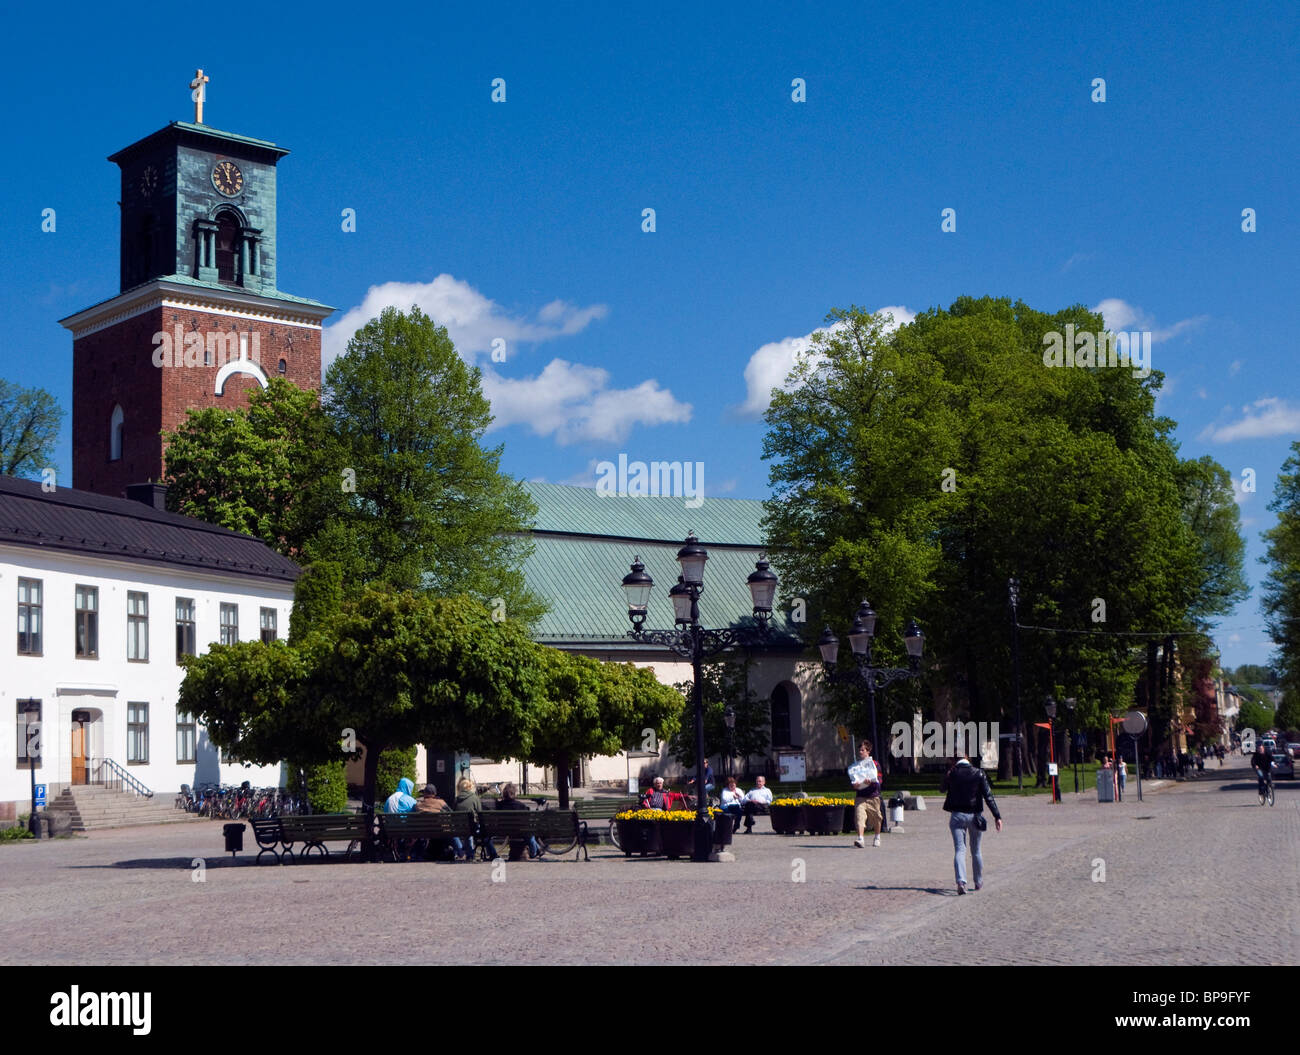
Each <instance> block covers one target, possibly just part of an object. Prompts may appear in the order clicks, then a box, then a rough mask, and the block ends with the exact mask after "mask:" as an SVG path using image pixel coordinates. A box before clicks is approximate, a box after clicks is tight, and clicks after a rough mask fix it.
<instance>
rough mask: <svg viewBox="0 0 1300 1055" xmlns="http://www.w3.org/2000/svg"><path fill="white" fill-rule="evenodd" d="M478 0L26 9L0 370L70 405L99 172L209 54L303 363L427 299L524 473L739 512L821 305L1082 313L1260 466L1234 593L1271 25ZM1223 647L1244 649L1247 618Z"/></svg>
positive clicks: (18, 66)
mask: <svg viewBox="0 0 1300 1055" xmlns="http://www.w3.org/2000/svg"><path fill="white" fill-rule="evenodd" d="M480 6H481V7H482V13H481V14H480V13H471V12H468V11H462V10H452V9H442V8H438V7H434V6H433V5H428V4H414V5H383V6H382V7H379V8H375V9H374V10H373V11H372V10H367V9H364V8H358V7H356V6H355V5H342V4H332V3H328V2H325V3H314V4H311V5H305V4H304V5H296V4H284V5H263V6H262V7H259V8H257V9H256V10H255V11H254V10H253V9H247V8H233V9H232V8H227V9H222V11H221V13H220V14H218V13H217V12H216V10H215V9H211V10H209V9H198V8H187V7H184V6H176V5H173V4H166V5H164V4H150V3H137V4H133V5H131V6H130V16H129V18H128V17H124V15H123V13H122V12H121V11H120V10H118V9H114V8H104V7H102V6H99V5H88V4H73V5H70V6H69V7H68V8H66V9H63V8H61V9H60V10H61V15H60V18H59V20H58V23H57V25H55V24H51V23H50V22H49V21H48V20H47V17H46V16H45V15H44V14H43V13H40V12H37V11H35V10H34V9H30V8H25V9H22V10H17V11H11V12H10V13H9V14H8V15H7V23H8V24H7V28H8V29H9V31H10V39H11V40H12V41H25V42H26V44H25V45H24V46H21V47H15V48H14V49H12V51H11V53H10V54H9V56H8V57H7V61H6V63H5V64H4V65H3V67H0V90H2V91H3V97H4V99H5V100H6V104H5V107H4V109H3V112H2V113H0V131H3V136H4V141H5V142H6V144H7V145H8V150H7V153H8V156H9V157H10V162H9V165H8V166H7V177H8V178H7V180H6V186H5V188H4V191H3V195H4V200H5V202H6V204H7V206H8V207H7V209H6V213H7V216H8V223H7V229H6V235H7V244H6V248H5V252H4V254H3V258H2V259H0V278H2V279H3V281H2V282H0V305H2V306H3V309H4V317H5V318H6V319H7V320H8V322H9V326H10V338H9V340H7V341H6V342H5V345H4V347H3V349H0V376H3V377H5V378H7V379H8V380H11V381H16V382H18V383H20V384H23V385H41V386H43V387H45V388H46V389H48V390H49V391H51V392H52V393H53V394H54V395H55V396H56V397H57V398H58V399H59V400H60V402H61V403H62V404H63V406H64V407H65V408H67V409H68V410H69V411H70V409H71V338H70V336H69V335H68V333H67V332H66V331H65V330H63V329H62V328H61V327H59V326H58V325H57V320H58V319H59V318H62V317H64V316H66V315H69V314H71V313H72V312H74V311H77V310H79V309H81V308H84V307H87V306H89V305H90V304H92V303H95V302H97V301H100V300H102V299H105V298H106V297H109V296H111V295H113V294H115V293H116V292H117V288H118V286H117V279H118V276H117V269H118V256H117V239H118V231H117V207H116V204H115V202H116V198H117V190H118V183H117V179H118V176H117V168H116V166H114V165H110V164H109V163H107V162H106V161H105V160H104V159H105V157H106V156H107V155H108V154H110V153H112V152H114V151H115V150H117V149H119V148H121V147H123V146H125V145H127V144H128V143H131V142H134V141H135V140H136V139H139V138H141V137H143V136H144V135H147V134H148V133H150V132H153V131H155V130H156V129H158V128H160V127H162V126H163V125H164V124H166V123H167V122H168V121H170V120H177V119H181V120H192V118H193V111H192V103H191V102H190V98H189V90H188V87H187V86H188V82H189V79H190V78H191V77H192V76H193V73H194V69H195V68H196V67H198V66H202V67H203V69H204V70H205V72H206V73H207V74H208V75H209V76H210V78H211V81H210V83H209V85H208V97H207V104H206V112H205V121H206V122H207V123H208V124H210V125H212V126H213V127H216V128H220V129H225V130H229V131H235V132H240V133H243V134H246V135H251V136H256V137H260V138H265V139H270V140H273V141H275V142H276V143H278V144H280V145H281V146H284V147H287V148H288V149H289V150H290V151H291V153H290V155H289V156H288V157H287V158H286V159H284V160H283V161H282V162H281V164H280V166H279V225H278V242H279V262H278V278H279V285H280V286H281V288H282V289H285V290H287V291H289V292H292V293H296V294H299V295H302V296H309V297H313V298H316V299H318V300H322V301H324V302H326V303H328V304H331V305H334V306H335V307H337V308H338V309H339V311H338V313H337V314H336V315H335V316H334V319H333V320H332V321H333V326H332V327H331V328H329V329H328V330H327V334H326V346H327V354H329V351H330V350H332V349H337V348H341V347H342V346H343V345H344V344H345V343H346V339H347V335H348V333H349V332H350V327H351V326H353V325H355V322H356V321H357V320H364V318H365V317H368V316H369V315H371V314H374V313H376V312H377V310H378V308H379V307H380V306H382V305H383V304H384V303H389V302H393V303H399V304H401V305H402V306H407V305H409V304H410V303H419V304H421V305H422V306H423V307H424V308H425V310H426V311H429V312H430V314H433V315H434V316H435V318H437V319H438V321H440V322H443V323H444V324H445V325H447V326H448V329H449V330H450V332H451V333H452V336H453V338H455V339H456V341H457V345H458V347H459V348H460V349H461V351H462V353H463V354H465V355H466V357H467V358H472V359H474V360H475V361H476V362H478V363H479V364H480V365H482V366H483V367H484V369H485V388H486V389H487V391H488V392H489V394H490V395H491V396H492V399H493V406H494V410H495V412H496V414H497V416H498V422H499V425H500V427H499V428H497V429H496V430H494V432H493V433H492V434H491V438H492V440H493V441H494V442H501V443H504V444H505V458H504V465H505V467H506V469H507V470H509V471H510V472H512V473H514V474H516V475H519V476H522V477H526V478H535V479H546V480H549V481H552V482H573V483H578V482H582V483H587V484H589V485H590V484H592V483H594V481H595V475H594V473H595V465H596V463H597V462H599V461H602V460H606V459H608V460H611V461H613V460H616V459H617V456H618V454H620V453H625V454H627V456H628V457H629V459H634V460H635V459H643V460H647V461H648V460H651V459H657V460H677V459H680V460H683V461H687V460H691V461H696V460H698V461H703V462H704V466H705V478H704V483H705V492H706V494H708V495H711V496H732V497H749V498H762V497H765V496H766V494H767V471H766V467H765V465H764V463H763V462H762V460H761V457H760V447H761V440H762V434H763V426H762V422H761V419H760V417H759V416H758V415H759V414H761V409H762V406H763V404H764V402H765V399H766V394H767V390H768V388H769V386H770V385H771V384H774V383H777V382H779V380H780V377H781V376H782V374H783V370H784V366H785V365H786V364H788V362H789V359H790V356H791V355H792V354H793V349H795V348H796V347H797V346H798V339H800V338H806V336H807V335H808V334H809V333H810V332H811V331H812V330H814V329H815V328H816V327H817V326H818V325H819V324H820V323H821V321H822V319H823V317H824V316H825V314H826V312H827V311H828V310H829V309H830V308H832V307H835V306H847V305H849V304H859V305H861V306H863V307H866V308H870V309H877V308H882V307H892V308H894V309H895V314H896V315H897V316H898V317H899V318H900V319H906V318H907V313H909V312H916V311H920V310H923V309H925V308H928V307H931V306H934V305H942V306H946V305H948V304H950V303H951V302H952V301H953V300H954V299H955V298H956V297H958V296H960V295H963V294H970V295H973V296H980V295H985V294H989V295H998V296H1011V297H1013V298H1021V299H1023V300H1025V301H1026V302H1027V303H1029V304H1031V305H1032V306H1034V307H1036V308H1039V309H1041V310H1044V311H1053V310H1057V309H1059V308H1062V307H1065V306H1067V305H1070V304H1074V303H1083V304H1086V305H1087V306H1089V307H1098V306H1103V307H1104V308H1105V310H1106V316H1107V322H1108V324H1110V325H1112V327H1118V328H1125V329H1149V330H1151V331H1152V332H1153V333H1154V334H1155V335H1156V336H1155V344H1154V350H1153V357H1154V365H1155V367H1156V368H1157V369H1159V370H1162V371H1164V372H1165V373H1166V376H1167V381H1166V389H1165V392H1164V394H1163V396H1162V398H1161V401H1160V404H1159V409H1160V411H1161V412H1162V413H1164V414H1167V415H1169V416H1170V417H1173V418H1174V419H1176V420H1177V421H1178V422H1179V427H1178V432H1177V436H1178V439H1179V441H1180V442H1181V444H1182V452H1183V454H1184V455H1186V456H1189V457H1194V456H1199V455H1200V454H1202V453H1209V454H1211V455H1213V456H1214V457H1215V458H1216V459H1218V460H1219V461H1220V462H1221V463H1222V464H1224V465H1225V466H1226V467H1227V468H1228V469H1229V470H1230V471H1231V472H1232V473H1233V474H1234V476H1235V477H1237V478H1238V479H1241V478H1242V473H1243V470H1245V469H1247V468H1251V469H1254V470H1255V476H1256V487H1257V490H1256V491H1255V492H1254V493H1242V494H1240V500H1241V511H1242V516H1243V520H1244V525H1245V532H1246V535H1247V539H1248V569H1247V570H1248V574H1249V576H1250V578H1251V580H1252V582H1253V583H1257V582H1258V579H1259V565H1258V563H1257V560H1256V558H1258V556H1259V555H1260V554H1261V553H1262V552H1263V546H1262V543H1261V542H1260V540H1259V532H1260V531H1262V530H1264V529H1266V528H1267V527H1269V526H1271V524H1272V523H1273V515H1272V514H1270V513H1269V512H1268V511H1267V510H1266V509H1265V506H1266V504H1267V502H1268V501H1269V499H1270V497H1271V493H1272V489H1273V481H1274V479H1275V477H1276V474H1277V472H1278V470H1279V468H1280V466H1281V463H1282V461H1283V459H1284V458H1285V457H1286V454H1287V449H1288V446H1289V444H1290V443H1291V441H1293V440H1294V439H1296V438H1297V437H1300V366H1297V354H1296V347H1295V340H1294V331H1293V330H1292V329H1291V325H1292V323H1291V311H1292V309H1293V307H1294V305H1295V303H1296V289H1297V277H1298V275H1300V272H1298V269H1297V251H1296V246H1297V237H1296V234H1297V232H1296V217H1295V209H1294V201H1293V196H1292V195H1291V194H1290V193H1289V192H1287V191H1286V188H1287V187H1288V186H1290V187H1292V188H1294V186H1295V168H1296V162H1297V159H1300V150H1298V149H1297V147H1298V146H1300V144H1298V142H1297V139H1298V138H1300V137H1298V135H1297V122H1296V116H1295V115H1296V113H1297V111H1298V109H1300V107H1298V106H1297V104H1298V103H1300V98H1298V95H1300V92H1297V75H1296V60H1295V55H1296V54H1297V44H1298V43H1300V42H1298V41H1297V37H1298V36H1300V30H1298V27H1300V17H1298V16H1297V15H1296V13H1295V8H1294V5H1293V4H1288V3H1259V4H1251V5H1248V6H1245V7H1242V8H1240V9H1238V7H1237V5H1216V6H1215V9H1214V10H1211V11H1205V10H1201V8H1202V7H1204V6H1207V5H1192V6H1191V7H1190V8H1189V6H1188V5H1185V4H1169V3H1151V4H1146V5H1142V7H1141V9H1140V10H1135V9H1134V7H1135V5H1127V4H1108V3H1088V4H1076V5H1065V4H1053V5H1050V6H1044V5H1038V4H1023V5H1017V4H1006V3H971V2H967V3H961V4H934V5H929V6H927V7H926V8H924V9H920V8H918V7H917V5H914V4H897V5H895V4H879V3H873V4H866V3H843V4H816V5H813V4H808V5H804V4H796V3H781V4H750V5H746V6H745V7H744V9H743V13H741V12H742V9H741V8H740V7H739V6H735V5H731V6H729V7H725V8H724V7H723V6H722V5H717V6H716V8H715V10H713V11H712V12H701V11H700V10H698V9H697V8H698V6H699V5H693V4H680V5H674V4H666V5H654V6H653V7H650V6H647V7H645V8H641V9H635V10H633V9H629V10H627V11H620V12H615V13H610V12H609V11H607V10H605V8H604V6H603V5H564V6H552V5H536V4H534V5H524V4H512V3H498V4H494V5H490V6H488V5H480ZM65 10H66V12H67V13H66V14H64V13H63V12H64V11H65ZM497 77H500V78H504V79H505V82H506V101H505V102H504V103H493V102H492V101H491V91H492V84H491V82H492V81H493V79H494V78H497ZM1096 77H1102V78H1104V79H1105V82H1106V100H1105V102H1093V101H1092V98H1091V95H1092V93H1093V87H1092V81H1093V79H1094V78H1096ZM795 78H803V79H804V81H805V83H806V102H802V103H796V102H794V101H792V98H791V94H792V91H793V88H792V84H791V82H792V81H793V80H794V79H795ZM45 208H54V209H56V210H57V230H56V232H55V233H53V234H48V233H42V231H41V210H42V209H45ZM345 208H352V209H355V210H356V214H357V230H356V232H355V233H344V232H343V231H342V230H341V222H340V214H341V211H342V210H343V209H345ZM646 208H653V209H654V210H655V224H656V230H655V231H654V233H645V232H643V231H642V210H643V209H646ZM945 208H952V209H955V210H956V219H957V230H956V232H955V233H944V232H942V231H941V230H940V220H941V216H940V214H941V211H942V210H943V209H945ZM1245 208H1252V209H1254V210H1255V214H1256V218H1257V219H1256V223H1257V230H1256V231H1255V232H1254V233H1245V232H1243V231H1242V229H1241V225H1242V210H1243V209H1245ZM496 337H503V338H505V340H506V361H505V362H503V363H493V362H492V361H491V359H490V349H491V342H492V340H493V338H496ZM747 371H748V375H747ZM58 464H59V465H60V466H61V467H63V468H64V469H65V470H66V469H67V468H69V467H70V464H71V457H70V421H69V422H68V423H66V424H65V430H64V440H63V442H62V444H61V446H60V449H59V454H58ZM689 516H690V513H689V511H688V510H686V509H684V510H683V518H684V519H683V526H684V528H685V527H686V526H689V525H687V523H686V520H688V519H689ZM1219 643H1220V645H1221V647H1222V649H1223V654H1224V659H1225V661H1226V662H1227V663H1228V664H1230V665H1236V664H1238V663H1242V662H1264V661H1265V660H1266V659H1267V656H1268V653H1269V651H1270V646H1269V644H1268V642H1267V640H1266V637H1265V634H1264V630H1263V626H1262V617H1261V615H1260V612H1259V609H1258V600H1257V598H1256V597H1255V596H1252V597H1251V599H1249V600H1248V601H1247V602H1245V603H1244V604H1243V605H1241V606H1240V607H1239V609H1238V610H1237V612H1236V613H1235V614H1234V616H1232V617H1231V618H1229V619H1227V620H1225V621H1224V623H1223V625H1222V628H1221V631H1220V633H1219Z"/></svg>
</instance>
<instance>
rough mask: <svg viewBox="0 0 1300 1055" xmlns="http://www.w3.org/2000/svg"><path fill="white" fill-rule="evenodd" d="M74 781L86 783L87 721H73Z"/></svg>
mask: <svg viewBox="0 0 1300 1055" xmlns="http://www.w3.org/2000/svg"><path fill="white" fill-rule="evenodd" d="M72 783H73V784H84V783H86V723H85V722H73V723H72Z"/></svg>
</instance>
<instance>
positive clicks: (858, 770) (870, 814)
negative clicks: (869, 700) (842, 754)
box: [849, 740, 881, 849]
mask: <svg viewBox="0 0 1300 1055" xmlns="http://www.w3.org/2000/svg"><path fill="white" fill-rule="evenodd" d="M871 747H872V744H871V741H870V740H863V741H862V743H860V744H858V760H857V761H856V762H854V763H853V765H851V766H849V783H850V784H852V785H853V792H854V795H853V819H854V820H855V821H856V822H857V825H858V837H857V838H856V839H854V840H853V845H854V846H856V847H858V848H859V849H862V848H863V847H865V846H866V845H867V844H866V834H867V827H868V826H870V828H871V830H872V831H873V832H874V833H875V836H876V837H875V839H873V840H872V843H871V845H872V846H879V845H880V822H881V812H880V783H881V781H880V767H879V766H877V765H876V763H875V760H874V759H873V758H872V757H871Z"/></svg>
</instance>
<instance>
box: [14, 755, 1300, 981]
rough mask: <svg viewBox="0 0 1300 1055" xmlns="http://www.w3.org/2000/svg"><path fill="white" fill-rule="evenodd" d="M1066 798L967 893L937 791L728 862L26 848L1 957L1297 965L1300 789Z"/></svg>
mask: <svg viewBox="0 0 1300 1055" xmlns="http://www.w3.org/2000/svg"><path fill="white" fill-rule="evenodd" d="M1069 786H1070V777H1069V774H1068V772H1067V774H1066V776H1065V778H1064V780H1063V787H1066V788H1068V787H1069ZM1148 788H1149V786H1148ZM1133 790H1134V788H1133V786H1132V784H1130V792H1132V791H1133ZM1065 800H1066V801H1065V802H1064V803H1063V804H1061V805H1058V806H1053V805H1052V804H1051V803H1050V802H1049V801H1047V799H1046V798H1044V797H1037V798H1032V799H1017V798H1012V797H1006V798H1003V799H1002V800H1000V805H1001V806H1002V809H1003V814H1004V816H1005V817H1006V819H1007V825H1006V828H1005V830H1004V831H1003V832H1002V833H1001V834H998V833H995V832H993V831H992V825H990V831H989V832H988V834H987V835H986V836H985V842H984V850H985V852H984V858H985V864H986V867H987V871H986V876H985V883H986V885H985V887H984V889H983V890H982V891H980V892H979V893H972V894H971V895H970V896H967V897H961V898H959V897H957V895H956V888H955V883H954V879H953V870H952V843H951V840H950V838H949V836H948V831H947V814H945V813H943V812H942V810H941V809H940V808H939V807H940V806H941V805H942V803H941V801H938V800H934V799H931V800H928V803H927V804H928V806H929V808H928V809H927V810H926V811H925V812H909V813H908V814H907V815H906V822H905V825H904V832H903V833H902V834H898V833H890V834H887V835H885V836H884V838H883V845H882V846H881V847H880V848H878V849H877V848H872V847H870V846H868V847H867V848H866V849H863V850H859V849H856V848H854V847H853V846H852V845H851V843H852V840H851V838H850V837H848V836H843V837H798V836H794V837H792V836H778V835H774V834H772V833H771V831H770V830H768V829H767V828H766V826H765V822H764V827H762V828H761V829H760V830H759V831H758V832H756V833H755V834H754V835H752V836H746V835H743V834H741V835H737V837H736V846H735V850H736V851H737V858H738V860H737V861H736V862H735V863H731V864H712V865H695V864H691V863H690V862H687V861H681V862H668V861H664V860H661V859H653V858H651V859H644V860H642V859H635V858H632V859H629V858H625V857H623V855H622V854H621V853H619V852H618V851H616V850H613V849H612V848H610V847H603V846H602V847H598V848H595V849H594V850H593V853H592V861H591V862H590V863H584V862H578V863H574V862H572V861H571V860H566V861H552V860H543V861H541V862H527V861H524V862H518V863H511V864H508V865H506V866H505V872H504V881H502V882H494V881H493V875H494V868H493V866H492V865H490V864H486V863H476V864H473V865H450V864H437V865H435V864H401V865H394V864H379V865H363V864H344V863H323V864H299V865H292V866H283V867H281V866H277V865H267V864H264V865H262V866H260V867H256V866H254V865H253V864H252V858H253V854H249V853H245V854H243V855H241V856H240V858H239V860H238V861H237V862H232V861H231V859H230V857H229V856H228V855H226V856H224V857H223V855H222V854H221V853H220V847H221V845H222V839H221V825H220V823H219V822H212V823H207V822H203V823H196V824H193V825H169V826H165V827H157V828H134V829H119V830H116V831H104V832H97V833H91V834H90V835H89V836H86V837H82V838H75V839H64V840H55V841H53V842H48V841H43V842H40V843H20V844H8V845H3V846H0V963H5V964H31V963H37V964H40V963H48V964H115V963H128V964H245V963H267V964H280V963H294V964H297V963H320V964H366V963H420V962H441V963H446V962H449V961H454V962H459V963H543V962H549V963H592V962H594V963H610V964H624V963H626V964H647V963H663V964H677V963H701V962H708V963H716V962H718V961H719V960H720V959H724V958H725V959H729V960H731V961H732V962H736V963H747V964H759V963H871V964H917V963H960V962H979V963H1033V964H1039V963H1042V964H1058V963H1084V964H1090V963H1096V964H1103V963H1108V964H1115V963H1128V964H1151V965H1164V964H1254V963H1259V962H1260V957H1261V955H1262V954H1263V950H1264V949H1265V948H1266V947H1267V948H1274V949H1276V959H1275V960H1274V961H1273V962H1275V963H1279V964H1281V963H1293V962H1295V959H1296V956H1295V954H1294V953H1293V952H1292V951H1291V949H1292V948H1293V947H1294V946H1293V943H1294V942H1295V940H1296V938H1297V937H1298V936H1300V935H1298V931H1300V910H1298V909H1297V895H1300V878H1298V877H1300V782H1293V781H1286V782H1279V784H1278V795H1277V805H1276V806H1275V807H1274V808H1272V809H1268V808H1267V807H1260V806H1259V805H1258V800H1257V798H1256V795H1255V787H1254V781H1253V778H1252V777H1251V776H1250V774H1249V771H1248V770H1247V769H1246V768H1245V763H1244V760H1241V759H1236V760H1234V764H1233V766H1232V767H1230V768H1228V769H1224V770H1222V771H1220V770H1219V769H1218V767H1217V766H1214V767H1212V769H1210V770H1207V771H1206V773H1205V775H1204V777H1202V778H1201V779H1200V780H1198V781H1190V782H1187V783H1185V784H1178V785H1173V784H1164V785H1162V786H1160V787H1158V788H1154V789H1149V790H1147V793H1146V796H1145V801H1143V802H1139V801H1138V800H1137V796H1136V795H1135V794H1130V796H1129V797H1128V798H1127V799H1126V801H1125V802H1123V803H1121V804H1118V805H1115V806H1110V805H1099V804H1098V803H1097V802H1096V801H1095V800H1094V801H1089V800H1088V799H1087V797H1085V796H1080V797H1079V800H1078V801H1074V796H1073V795H1072V794H1070V793H1069V792H1068V791H1067V793H1066V795H1065ZM245 841H246V845H249V846H251V845H253V843H252V839H251V832H246V833H245ZM196 858H198V859H202V860H203V861H204V866H203V869H202V871H201V872H196V870H195V868H194V864H193V862H194V860H195V859H196ZM1103 867H1104V881H1100V880H1101V877H1102V871H1101V869H1102V868H1103ZM495 874H496V875H498V876H500V875H501V873H500V872H499V871H497V872H496V873H495ZM196 875H202V878H203V881H202V882H196V881H194V879H195V876H196ZM800 878H802V880H803V881H802V882H800V881H798V880H799V879H800ZM1238 933H1240V935H1241V937H1240V939H1238V938H1235V937H1232V935H1235V934H1238ZM1261 933H1272V934H1275V935H1276V936H1277V941H1276V942H1268V943H1262V942H1260V941H1259V940H1258V937H1259V935H1260V934H1261ZM1225 935H1227V937H1225Z"/></svg>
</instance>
